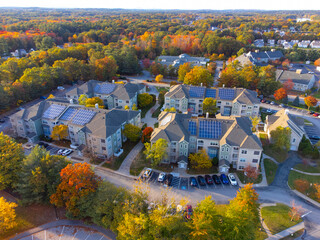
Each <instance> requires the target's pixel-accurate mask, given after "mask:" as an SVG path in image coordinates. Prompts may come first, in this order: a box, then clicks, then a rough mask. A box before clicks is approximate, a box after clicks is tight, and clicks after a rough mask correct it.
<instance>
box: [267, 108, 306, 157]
mask: <svg viewBox="0 0 320 240" xmlns="http://www.w3.org/2000/svg"><path fill="white" fill-rule="evenodd" d="M277 127H284V128H287V127H288V128H290V129H291V136H290V150H293V151H297V150H298V147H299V144H300V141H301V139H302V137H303V135H305V130H304V121H303V119H301V118H298V117H296V116H294V115H291V114H290V113H289V112H288V110H285V109H282V110H280V111H278V112H277V113H275V114H273V115H268V116H267V118H266V125H265V131H266V132H267V134H268V137H269V139H270V140H271V141H272V138H271V132H272V131H273V130H276V129H277Z"/></svg>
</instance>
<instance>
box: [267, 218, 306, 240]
mask: <svg viewBox="0 0 320 240" xmlns="http://www.w3.org/2000/svg"><path fill="white" fill-rule="evenodd" d="M301 229H304V222H301V223H299V224H297V225H294V226H293V227H291V228H288V229H286V230H283V231H282V232H279V233H277V234H275V235H272V236H271V237H268V238H267V240H276V239H281V238H284V237H287V236H289V235H290V234H292V233H295V232H297V231H299V230H301Z"/></svg>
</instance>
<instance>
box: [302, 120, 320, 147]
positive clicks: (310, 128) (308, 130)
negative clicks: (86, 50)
mask: <svg viewBox="0 0 320 240" xmlns="http://www.w3.org/2000/svg"><path fill="white" fill-rule="evenodd" d="M304 130H305V131H306V133H307V135H308V137H309V138H310V137H312V136H320V131H319V129H317V128H316V127H314V126H308V125H305V126H304ZM318 141H319V140H315V139H312V138H310V142H311V143H312V144H316V143H317V142H318Z"/></svg>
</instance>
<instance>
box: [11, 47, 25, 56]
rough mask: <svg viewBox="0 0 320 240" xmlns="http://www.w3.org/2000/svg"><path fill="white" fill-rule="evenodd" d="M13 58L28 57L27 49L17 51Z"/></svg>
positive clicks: (13, 53)
mask: <svg viewBox="0 0 320 240" xmlns="http://www.w3.org/2000/svg"><path fill="white" fill-rule="evenodd" d="M11 55H12V56H13V57H17V58H21V57H25V56H27V51H26V50H25V49H17V50H15V51H14V52H12V53H11Z"/></svg>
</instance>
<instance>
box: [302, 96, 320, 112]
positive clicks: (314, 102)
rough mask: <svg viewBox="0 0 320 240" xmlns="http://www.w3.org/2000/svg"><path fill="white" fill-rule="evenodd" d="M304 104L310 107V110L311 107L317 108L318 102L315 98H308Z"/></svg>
mask: <svg viewBox="0 0 320 240" xmlns="http://www.w3.org/2000/svg"><path fill="white" fill-rule="evenodd" d="M304 102H305V104H306V105H307V106H308V109H309V108H310V107H314V106H316V105H317V103H318V100H317V99H316V98H315V97H312V96H308V97H305V98H304Z"/></svg>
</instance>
